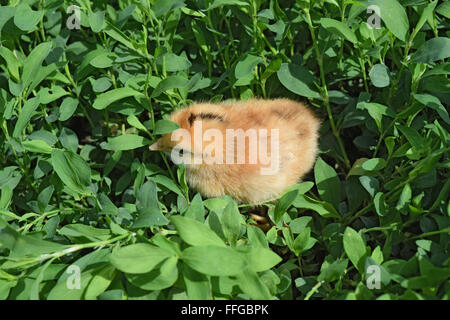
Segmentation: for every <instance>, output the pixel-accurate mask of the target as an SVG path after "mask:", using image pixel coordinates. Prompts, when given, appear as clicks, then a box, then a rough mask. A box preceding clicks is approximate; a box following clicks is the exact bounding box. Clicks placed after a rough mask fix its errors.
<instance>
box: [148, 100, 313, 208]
mask: <svg viewBox="0 0 450 320" xmlns="http://www.w3.org/2000/svg"><path fill="white" fill-rule="evenodd" d="M169 119H170V120H172V121H174V122H176V123H178V124H179V126H180V128H179V129H177V130H175V131H174V132H172V133H170V134H165V135H163V136H162V137H161V138H160V139H159V140H158V141H156V142H155V143H154V144H153V145H152V146H151V147H150V150H160V151H165V152H170V154H171V158H172V161H174V162H175V163H180V162H183V163H184V164H185V166H186V180H187V182H188V183H189V185H190V186H191V187H192V188H194V189H196V190H197V191H198V192H200V194H202V195H203V196H204V197H220V196H223V195H229V196H232V197H233V198H234V199H236V200H237V201H239V202H241V203H249V204H259V203H262V202H264V201H267V200H271V199H275V198H277V197H279V196H280V194H281V193H282V192H283V190H285V189H286V188H287V187H289V186H290V185H293V184H295V183H298V182H299V181H300V179H301V178H302V177H303V176H304V175H305V174H306V173H307V172H308V171H309V170H310V169H311V168H312V166H313V164H314V162H315V159H316V154H317V148H318V130H319V127H320V122H319V120H318V119H317V118H316V117H315V115H314V114H313V112H312V111H311V110H309V109H308V108H307V107H305V106H304V105H303V104H301V103H299V102H296V101H292V100H289V99H273V100H263V99H251V100H248V101H246V102H224V103H220V104H213V103H203V102H202V103H196V104H193V105H191V106H189V107H187V108H184V109H180V110H176V111H175V112H174V113H172V114H171V116H170V118H169Z"/></svg>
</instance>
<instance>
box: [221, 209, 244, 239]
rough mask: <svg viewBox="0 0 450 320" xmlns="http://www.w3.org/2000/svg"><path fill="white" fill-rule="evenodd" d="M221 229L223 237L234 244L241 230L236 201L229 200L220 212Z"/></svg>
mask: <svg viewBox="0 0 450 320" xmlns="http://www.w3.org/2000/svg"><path fill="white" fill-rule="evenodd" d="M221 221H222V229H223V233H224V234H225V238H226V239H227V240H228V242H229V243H230V244H232V245H235V243H236V241H237V239H238V237H239V234H240V231H241V223H240V222H241V214H240V213H239V209H238V207H237V205H236V202H234V201H230V202H229V203H228V205H227V206H226V207H225V210H224V211H223V214H222V219H221Z"/></svg>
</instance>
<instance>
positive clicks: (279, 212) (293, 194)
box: [273, 189, 298, 223]
mask: <svg viewBox="0 0 450 320" xmlns="http://www.w3.org/2000/svg"><path fill="white" fill-rule="evenodd" d="M297 195H298V189H294V190H292V191H289V192H288V193H286V194H284V195H283V196H282V197H281V198H280V200H278V201H277V203H276V205H275V209H274V213H273V215H274V219H275V223H278V222H279V221H280V220H281V217H282V216H283V214H284V213H285V212H286V210H287V209H288V208H289V207H290V206H291V204H292V203H293V202H294V200H295V199H296V198H297Z"/></svg>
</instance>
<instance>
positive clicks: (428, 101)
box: [414, 93, 450, 124]
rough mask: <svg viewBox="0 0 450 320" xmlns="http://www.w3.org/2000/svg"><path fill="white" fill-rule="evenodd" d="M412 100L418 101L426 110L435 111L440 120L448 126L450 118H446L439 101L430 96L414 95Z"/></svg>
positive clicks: (445, 110) (445, 112)
mask: <svg viewBox="0 0 450 320" xmlns="http://www.w3.org/2000/svg"><path fill="white" fill-rule="evenodd" d="M414 99H416V100H417V101H419V102H420V103H421V104H423V105H425V106H427V107H428V108H431V109H433V110H435V111H436V112H437V113H438V114H439V115H440V116H441V118H442V120H444V121H445V123H447V124H450V118H449V116H448V111H447V109H445V108H444V106H443V105H442V103H441V101H440V100H439V99H438V98H437V97H435V96H432V95H431V94H426V93H424V94H418V93H415V94H414Z"/></svg>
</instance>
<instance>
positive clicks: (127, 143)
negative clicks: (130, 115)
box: [106, 133, 150, 151]
mask: <svg viewBox="0 0 450 320" xmlns="http://www.w3.org/2000/svg"><path fill="white" fill-rule="evenodd" d="M148 144H150V141H149V140H148V139H146V138H144V137H142V136H139V135H137V134H128V133H126V134H122V135H120V136H117V137H112V138H108V144H107V145H106V148H107V150H114V151H119V150H133V149H137V148H141V147H143V146H145V145H148Z"/></svg>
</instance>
